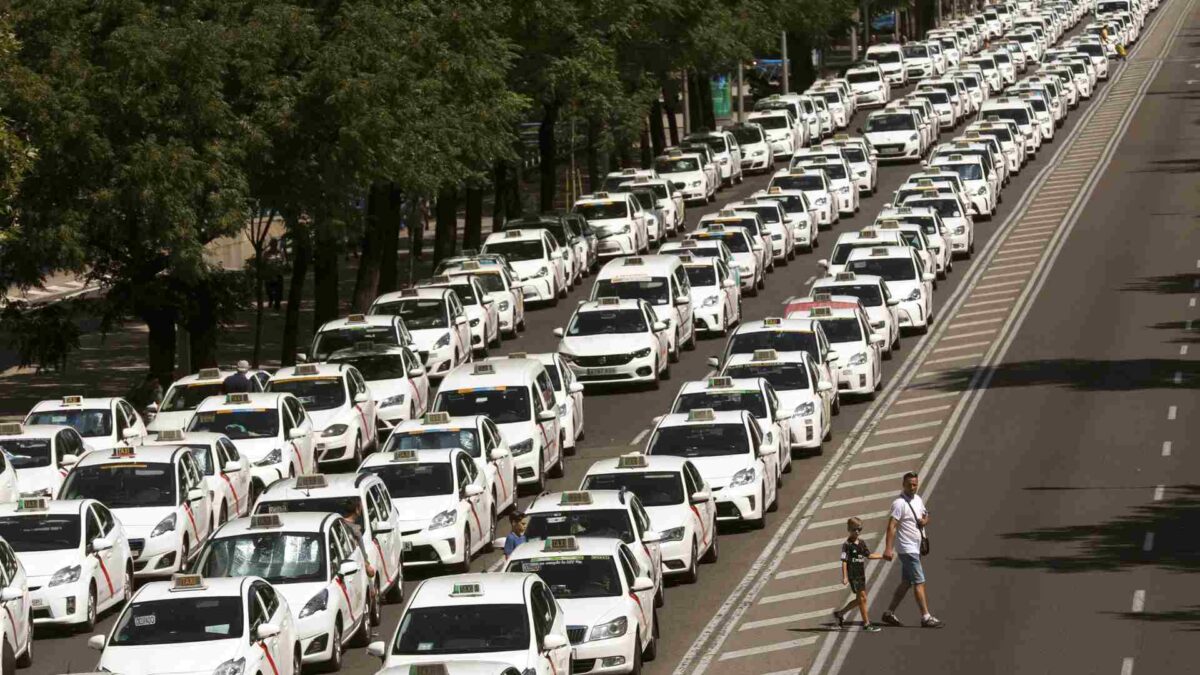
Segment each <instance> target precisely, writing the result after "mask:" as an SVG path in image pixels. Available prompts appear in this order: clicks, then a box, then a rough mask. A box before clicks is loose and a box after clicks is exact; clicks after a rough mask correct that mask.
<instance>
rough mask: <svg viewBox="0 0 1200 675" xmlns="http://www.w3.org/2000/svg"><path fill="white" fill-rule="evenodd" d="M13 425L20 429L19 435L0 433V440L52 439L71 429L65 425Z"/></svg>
mask: <svg viewBox="0 0 1200 675" xmlns="http://www.w3.org/2000/svg"><path fill="white" fill-rule="evenodd" d="M15 424H17V426H18V427H20V432H19V433H15V434H7V433H0V438H8V439H12V438H53V437H54V436H55V434H57V433H58V432H60V431H62V430H63V429H70V428H72V427H70V426H68V425H66V424H21V423H20V422H16V423H15ZM14 430H15V429H14Z"/></svg>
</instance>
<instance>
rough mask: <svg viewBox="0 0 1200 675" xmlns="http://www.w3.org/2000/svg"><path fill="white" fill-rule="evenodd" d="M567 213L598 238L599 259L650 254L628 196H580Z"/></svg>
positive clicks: (639, 212)
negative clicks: (590, 229)
mask: <svg viewBox="0 0 1200 675" xmlns="http://www.w3.org/2000/svg"><path fill="white" fill-rule="evenodd" d="M695 161H699V160H698V159H697V160H695ZM571 211H572V212H574V213H577V214H579V215H581V216H583V218H584V220H586V221H587V224H588V226H589V227H591V228H592V231H594V232H595V233H596V236H597V237H599V242H598V243H597V247H598V255H599V256H600V257H602V258H611V257H613V256H618V255H636V254H638V253H641V252H642V251H649V250H650V230H649V226H648V225H647V223H646V213H645V211H644V210H643V209H642V206H641V203H640V202H639V201H638V200H637V197H634V196H633V194H632V193H629V192H614V193H611V194H610V193H608V192H597V193H595V194H590V195H583V196H581V197H580V198H579V199H578V200H576V202H575V205H574V206H572V207H571ZM564 297H565V296H564Z"/></svg>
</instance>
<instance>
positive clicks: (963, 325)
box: [950, 308, 1008, 330]
mask: <svg viewBox="0 0 1200 675" xmlns="http://www.w3.org/2000/svg"><path fill="white" fill-rule="evenodd" d="M1007 311H1008V310H1007V309H1003V308H1001V309H989V310H987V312H986V313H988V314H995V313H996V312H1007ZM983 313H984V312H975V314H976V315H979V314H983ZM958 316H962V314H959V315H958ZM1003 320H1004V317H997V318H995V319H980V320H979V321H962V322H960V323H956V324H954V325H952V326H950V330H954V329H955V328H966V327H968V326H983V325H986V324H989V323H997V322H999V321H1003Z"/></svg>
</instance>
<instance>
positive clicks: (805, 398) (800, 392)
mask: <svg viewBox="0 0 1200 675" xmlns="http://www.w3.org/2000/svg"><path fill="white" fill-rule="evenodd" d="M775 395H776V396H778V397H779V409H780V410H795V409H796V408H798V407H800V406H802V405H804V404H805V403H812V404H813V405H814V406H816V407H817V409H818V410H819V409H820V408H821V406H820V397H818V396H817V394H815V393H813V391H812V390H811V389H790V390H786V391H780V390H778V389H777V390H775Z"/></svg>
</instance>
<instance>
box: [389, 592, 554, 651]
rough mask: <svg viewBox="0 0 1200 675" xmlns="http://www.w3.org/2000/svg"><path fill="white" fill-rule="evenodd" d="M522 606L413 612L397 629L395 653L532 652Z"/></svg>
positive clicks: (466, 606)
mask: <svg viewBox="0 0 1200 675" xmlns="http://www.w3.org/2000/svg"><path fill="white" fill-rule="evenodd" d="M527 613H528V612H527V610H526V608H525V605H522V604H503V605H501V604H482V603H480V604H475V603H471V604H464V605H450V606H446V607H417V608H415V609H409V610H408V611H407V612H405V613H404V618H403V619H401V620H400V627H399V628H398V629H397V630H396V642H395V643H394V644H393V645H392V653H393V654H412V655H419V656H424V655H426V654H480V653H485V652H517V651H520V652H523V651H526V650H528V649H529V644H530V639H529V620H528V618H527V616H526V615H527Z"/></svg>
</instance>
